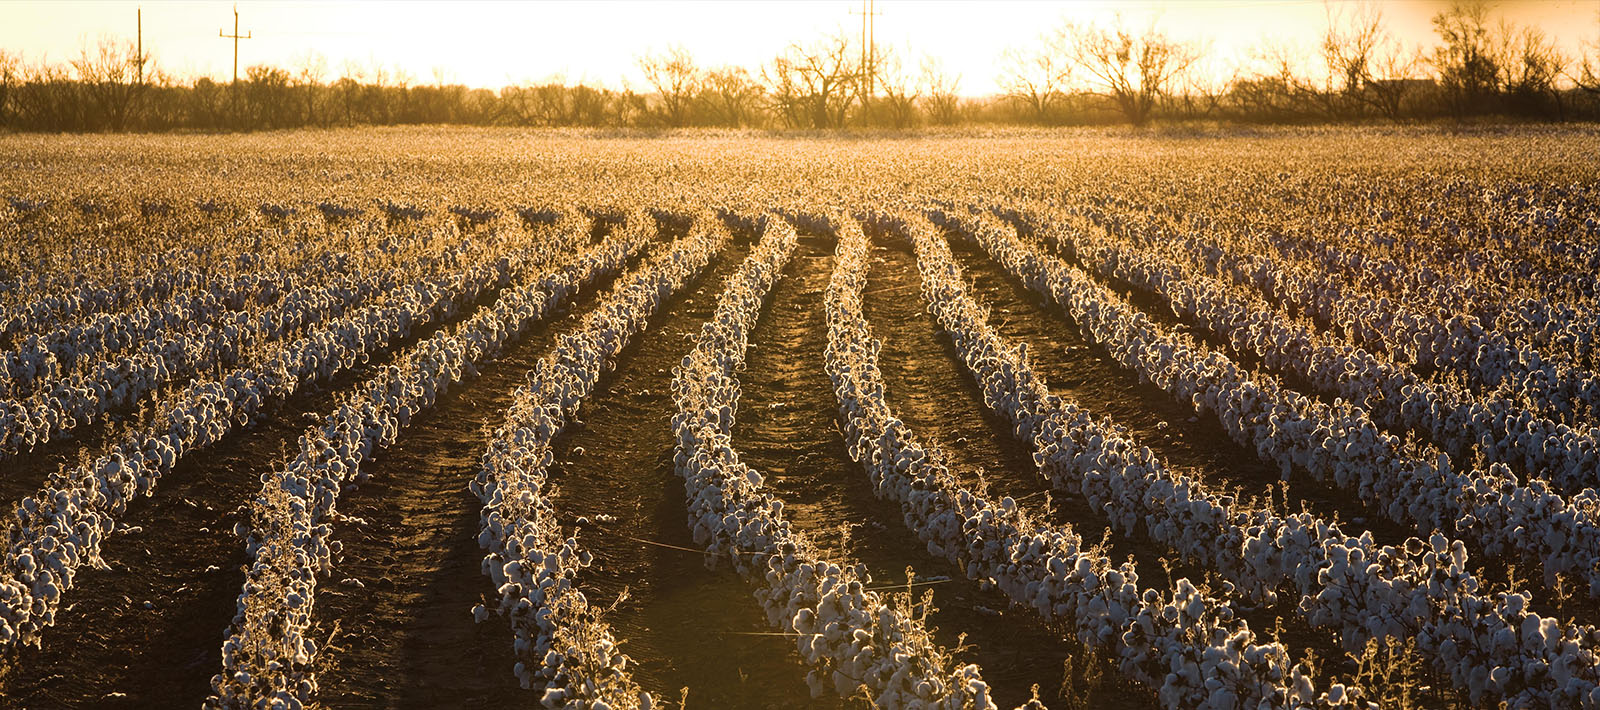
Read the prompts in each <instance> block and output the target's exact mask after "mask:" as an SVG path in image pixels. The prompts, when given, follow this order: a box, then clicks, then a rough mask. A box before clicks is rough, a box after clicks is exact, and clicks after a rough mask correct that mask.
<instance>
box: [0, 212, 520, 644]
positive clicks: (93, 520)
mask: <svg viewBox="0 0 1600 710" xmlns="http://www.w3.org/2000/svg"><path fill="white" fill-rule="evenodd" d="M508 246H509V245H506V244H501V245H499V246H497V247H496V250H498V251H500V252H502V253H504V252H505V250H506V249H507V247H508ZM518 258H519V257H517V256H516V254H515V252H511V253H510V255H509V256H506V255H497V254H496V253H495V250H491V251H489V252H488V253H485V254H484V255H483V256H482V257H481V260H480V261H479V262H478V263H475V264H473V265H471V266H469V267H467V268H466V269H464V270H461V271H457V272H449V271H446V272H442V273H437V274H430V275H427V276H426V277H424V278H421V279H419V280H418V281H417V282H415V283H411V284H406V285H404V286H401V287H399V288H396V289H393V290H392V291H390V293H388V294H386V295H385V297H384V298H383V299H380V300H379V301H378V302H376V303H374V304H373V305H371V306H367V307H365V308H362V309H360V310H358V311H357V312H356V313H353V314H351V315H348V316H345V317H343V318H339V319H337V320H335V321H332V322H330V323H328V324H327V325H326V326H323V327H319V328H316V329H314V330H313V332H311V333H309V334H307V335H305V336H304V337H301V338H300V339H298V340H296V341H295V342H293V343H291V344H289V345H288V346H286V347H283V348H281V349H279V350H277V351H276V352H273V353H271V354H269V355H268V356H267V357H266V358H264V359H263V360H262V361H261V362H259V363H257V364H256V365H254V366H247V367H240V368H236V369H234V370H232V371H231V372H229V373H227V374H226V375H223V376H221V377H217V378H216V379H210V380H203V381H195V382H192V383H191V384H189V385H188V386H187V387H185V388H184V389H183V390H181V391H179V392H177V393H175V394H174V395H172V396H170V397H167V398H165V399H164V400H163V401H161V402H159V403H157V405H156V410H157V414H156V416H155V417H154V418H153V420H152V422H151V424H150V426H149V427H148V428H147V429H145V430H142V431H139V432H135V433H130V434H128V435H126V436H124V437H123V438H122V439H121V440H119V441H117V442H115V443H114V444H112V445H111V447H110V450H109V451H108V452H107V453H105V454H103V455H101V456H98V457H96V458H94V459H93V460H90V461H86V462H84V463H82V464H80V465H79V466H77V467H75V468H72V469H69V470H64V471H60V472H57V473H55V474H52V475H51V477H50V479H49V480H48V481H47V482H46V484H45V486H44V487H43V488H42V489H41V490H39V491H38V492H37V493H35V494H34V495H32V496H29V497H27V498H24V499H23V500H22V501H21V503H20V504H18V505H17V506H16V507H15V508H14V509H13V511H12V517H11V519H10V520H9V521H8V525H7V532H6V550H5V558H4V561H3V564H0V645H5V646H9V645H14V644H18V643H29V642H31V643H37V642H38V634H39V632H40V631H42V630H43V629H45V628H46V627H48V626H50V625H51V624H53V623H54V620H55V611H56V609H57V607H58V606H59V605H60V603H61V597H62V595H63V594H64V593H65V592H66V591H67V590H68V589H70V588H71V587H72V584H73V579H74V576H75V574H76V572H77V570H78V569H79V567H81V566H82V565H84V564H89V565H92V566H96V567H101V566H103V565H104V563H103V561H101V559H100V548H101V545H102V543H103V542H104V539H105V538H106V537H107V536H109V535H111V534H113V533H115V532H116V530H117V528H118V519H119V518H121V517H122V515H123V513H124V512H125V511H126V510H127V506H128V504H129V503H130V502H131V501H132V500H133V499H134V498H137V497H139V496H144V495H149V494H150V493H151V492H152V491H153V490H154V489H155V487H156V484H157V483H158V481H159V480H160V478H161V477H162V476H163V475H165V474H167V473H170V472H171V471H172V470H173V469H174V468H175V467H176V466H177V464H178V462H179V461H180V460H181V459H182V458H183V457H184V456H186V455H187V454H188V453H189V452H191V451H194V450H196V449H200V448H203V447H206V446H209V445H211V444H214V443H216V442H217V441H220V440H221V439H222V437H224V436H226V435H227V434H228V433H229V432H231V431H234V430H235V429H236V428H237V427H241V426H243V425H245V424H247V423H248V422H249V421H250V420H251V419H252V418H253V417H255V416H256V415H257V414H259V413H260V412H262V411H263V410H264V409H265V407H266V406H268V405H269V404H270V403H273V402H279V401H282V400H283V399H285V398H287V397H289V396H291V395H293V394H294V393H295V392H297V391H299V390H300V389H301V388H302V387H304V386H305V385H307V384H309V383H312V382H316V381H322V380H327V379H328V378H331V377H332V376H334V375H335V374H337V373H340V372H343V371H345V370H347V369H348V368H350V367H352V366H354V365H356V364H358V363H360V362H363V361H365V360H366V359H367V357H368V355H369V354H370V353H372V352H373V351H375V350H377V349H378V348H380V347H383V346H384V345H386V344H388V343H392V342H395V341H397V340H399V339H401V338H404V337H406V336H407V335H409V334H410V333H411V332H413V331H414V330H415V329H417V328H420V327H423V326H425V325H428V324H430V323H435V322H438V321H440V320H442V319H444V318H448V317H449V316H451V315H452V314H454V313H455V312H457V311H458V310H459V309H461V308H464V307H466V306H467V305H468V304H470V303H472V302H473V301H475V300H477V298H478V297H479V296H480V295H481V294H483V293H486V292H488V291H491V290H493V289H497V288H500V287H503V286H504V285H505V284H506V283H508V282H509V280H510V278H511V274H512V272H513V260H515V259H518Z"/></svg>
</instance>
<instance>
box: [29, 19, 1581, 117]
mask: <svg viewBox="0 0 1600 710" xmlns="http://www.w3.org/2000/svg"><path fill="white" fill-rule="evenodd" d="M1444 4H1445V3H1444V2H1443V1H1442V0H1395V1H1391V2H1384V3H1382V4H1381V7H1382V10H1383V13H1384V17H1385V19H1386V21H1387V23H1386V24H1387V26H1388V28H1389V29H1390V31H1391V32H1392V33H1394V34H1395V35H1396V36H1397V37H1399V38H1401V39H1402V40H1403V41H1405V42H1407V43H1410V44H1416V43H1419V42H1421V43H1431V42H1432V40H1433V34H1432V28H1431V26H1430V24H1429V18H1430V17H1431V16H1432V15H1433V13H1434V12H1436V11H1438V10H1439V9H1440V8H1441V7H1443V6H1444ZM141 7H142V8H143V12H144V42H145V47H146V50H147V52H149V53H150V54H151V55H153V56H154V57H155V59H156V60H157V62H158V63H159V65H160V67H161V68H163V69H164V70H166V71H167V72H169V73H172V74H175V75H177V76H179V77H183V78H189V77H194V76H199V75H209V76H212V77H214V78H217V79H226V78H227V77H228V75H229V72H230V71H231V69H232V64H231V63H232V51H233V45H232V43H231V42H230V41H229V40H225V39H221V38H219V37H218V36H217V33H218V30H219V29H226V30H228V31H229V32H231V31H232V29H233V14H232V7H233V6H232V3H229V2H210V1H187V2H114V1H96V2H90V1H87V0H63V1H57V2H21V1H19V0H0V49H5V50H9V51H11V52H14V53H15V52H20V53H21V54H22V55H23V57H24V59H25V60H26V61H29V62H33V61H38V60H40V59H41V58H43V59H48V60H50V61H56V62H60V61H65V60H67V59H70V58H71V57H73V56H75V55H76V54H77V52H78V50H79V48H80V47H81V46H83V45H84V44H85V43H86V42H91V43H92V42H94V41H97V40H98V39H99V38H101V37H105V36H111V37H119V38H125V39H128V40H130V41H131V40H132V39H133V38H134V27H135V9H136V8H141ZM1331 7H1332V9H1334V10H1335V11H1348V10H1351V9H1354V6H1352V5H1349V4H1347V3H1339V2H1334V3H1332V5H1331ZM1495 8H1496V12H1497V13H1499V14H1500V15H1501V16H1504V17H1508V18H1511V19H1513V20H1515V21H1517V22H1520V23H1523V24H1536V25H1539V26H1541V27H1543V28H1544V29H1545V30H1546V31H1547V32H1549V33H1550V34H1551V35H1552V36H1554V37H1555V38H1556V39H1557V40H1558V41H1559V42H1560V43H1561V44H1562V46H1563V47H1565V48H1566V49H1567V51H1568V52H1569V53H1575V52H1576V50H1577V48H1578V47H1579V44H1580V42H1581V41H1582V40H1583V39H1585V38H1589V39H1593V38H1595V37H1600V0H1517V1H1507V2H1501V3H1498V4H1497V5H1496V6H1495ZM860 9H861V2H860V0H853V1H852V0H843V1H835V0H809V1H805V2H796V1H785V2H779V1H775V0H772V1H764V2H734V1H732V0H720V1H709V0H695V1H688V2H666V1H656V2H640V1H637V0H610V1H603V2H510V1H509V0H502V1H492V2H482V1H480V2H421V1H415V0H413V1H400V2H375V1H365V2H363V1H352V0H329V1H325V2H283V1H265V0H261V1H251V0H246V2H241V3H239V14H240V29H241V33H243V32H250V33H252V35H253V39H249V40H244V41H243V42H241V43H240V49H239V52H240V57H239V64H240V73H241V74H243V73H244V69H245V67H248V66H250V65H252V64H259V63H270V64H275V65H280V66H285V67H288V68H296V67H298V66H300V65H301V64H303V63H304V62H303V60H304V58H305V57H307V56H310V55H313V54H315V55H320V56H321V57H323V58H324V60H325V62H326V67H327V74H326V77H325V78H328V79H332V78H336V77H338V76H340V75H341V74H342V73H344V72H345V70H346V68H347V67H354V66H360V67H364V68H370V67H372V66H374V65H381V66H383V67H385V68H386V69H387V70H388V71H389V72H390V73H391V75H393V73H394V72H396V71H400V72H403V73H404V74H406V75H408V76H409V77H410V78H411V80H412V82H413V83H434V82H435V80H436V79H439V78H442V79H443V80H444V81H446V82H449V83H464V84H468V85H471V86H481V87H489V88H498V87H501V86H505V85H508V84H516V83H521V82H526V81H538V80H544V79H549V78H562V79H564V80H566V81H569V82H576V81H579V80H583V81H586V82H588V83H591V84H601V85H605V86H610V87H613V88H620V87H622V86H624V85H625V84H626V85H630V86H632V87H634V88H643V86H644V82H643V80H642V77H641V76H640V74H639V73H638V70H637V68H636V66H635V62H636V60H637V58H638V57H639V56H640V55H641V54H644V53H647V52H651V51H659V50H662V49H665V48H666V47H668V46H669V45H672V44H680V45H682V46H684V47H686V48H687V49H689V50H690V52H691V53H692V54H693V55H694V56H695V58H696V59H697V61H698V62H699V63H701V64H703V65H716V64H738V65H743V66H749V67H755V66H757V65H759V64H761V63H762V62H765V61H767V60H768V59H770V58H771V57H772V56H773V55H774V54H776V53H777V51H778V50H780V49H781V48H782V47H783V46H784V45H786V44H788V43H789V42H792V41H796V40H808V39H811V38H814V37H817V36H820V35H822V34H824V33H827V32H831V31H834V30H838V29H844V30H845V31H848V32H850V33H851V34H852V36H855V34H856V33H857V32H858V31H859V26H860V25H859V23H860V17H859V15H856V14H852V11H859V10H860ZM877 10H878V12H879V13H881V14H880V15H879V16H878V17H877V18H876V19H877V36H878V42H879V44H880V45H888V46H891V47H893V48H895V49H896V50H899V51H901V53H902V54H905V55H909V56H910V57H911V59H912V61H911V62H909V64H910V65H911V66H916V65H917V64H918V63H919V62H920V58H921V57H922V56H923V55H931V56H934V57H937V58H939V60H940V61H941V62H942V63H943V66H944V67H945V68H946V69H947V70H948V71H949V72H950V73H954V74H959V75H960V76H961V93H963V94H968V95H986V94H992V93H995V92H996V91H997V89H996V76H997V74H998V69H997V65H998V58H999V56H1000V54H1001V53H1002V52H1004V51H1005V50H1006V49H1007V48H1008V47H1012V46H1018V45H1027V44H1029V43H1030V42H1032V41H1033V40H1034V38H1036V37H1037V36H1038V35H1039V34H1040V33H1041V32H1043V31H1045V30H1047V29H1049V28H1051V27H1053V26H1056V25H1057V24H1059V23H1060V22H1061V20H1062V19H1063V18H1068V19H1072V20H1076V21H1092V20H1096V19H1106V18H1110V17H1111V16H1113V15H1115V14H1121V15H1122V16H1124V17H1125V18H1127V19H1128V20H1130V21H1132V22H1135V23H1137V24H1140V25H1143V24H1144V23H1146V22H1149V21H1151V20H1152V19H1154V20H1155V21H1157V22H1158V24H1159V25H1160V26H1161V27H1162V28H1164V29H1166V30H1167V31H1168V32H1169V33H1170V34H1172V35H1174V36H1178V37H1185V38H1204V39H1206V40H1207V41H1208V42H1209V46H1210V48H1211V55H1212V57H1213V59H1212V61H1211V62H1210V66H1211V67H1212V71H1216V72H1222V73H1231V72H1232V70H1233V69H1234V67H1235V65H1237V64H1238V63H1239V61H1242V60H1243V58H1245V57H1247V56H1248V55H1249V51H1250V49H1251V48H1252V47H1255V46H1257V45H1259V44H1260V43H1261V42H1262V41H1263V40H1270V41H1273V42H1278V43H1283V44H1288V45H1291V46H1295V47H1300V48H1302V49H1303V51H1304V52H1306V53H1307V54H1308V55H1309V54H1310V53H1312V52H1314V51H1315V47H1316V40H1317V37H1318V35H1319V34H1320V33H1321V31H1322V29H1323V27H1325V25H1326V16H1327V13H1328V11H1329V5H1328V3H1325V2H1324V0H1188V1H1184V0H1167V1H1165V2H1156V1H1153V0H1151V1H1133V2H1115V1H1111V0H1097V1H1091V0H1084V1H1079V2H1042V1H1028V2H1022V1H1016V0H1002V1H996V2H970V1H957V0H943V1H935V2H911V1H909V0H879V1H878V2H877Z"/></svg>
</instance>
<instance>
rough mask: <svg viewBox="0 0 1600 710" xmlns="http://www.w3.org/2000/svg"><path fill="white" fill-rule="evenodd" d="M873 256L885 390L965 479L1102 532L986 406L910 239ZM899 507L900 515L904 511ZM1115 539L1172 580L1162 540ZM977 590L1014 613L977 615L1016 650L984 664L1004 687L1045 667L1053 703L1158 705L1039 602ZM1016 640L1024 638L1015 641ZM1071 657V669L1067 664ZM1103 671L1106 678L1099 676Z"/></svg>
mask: <svg viewBox="0 0 1600 710" xmlns="http://www.w3.org/2000/svg"><path fill="white" fill-rule="evenodd" d="M872 259H873V261H872V265H871V271H870V273H869V274H868V281H867V287H866V291H865V294H864V295H865V298H864V299H863V303H862V308H863V310H864V311H865V314H866V316H867V320H868V321H869V322H870V323H871V325H872V332H873V335H874V337H877V338H878V339H880V340H881V341H883V349H882V351H881V352H879V353H878V366H879V368H881V369H882V370H883V375H884V380H885V382H886V383H887V388H886V390H885V392H884V397H885V399H887V400H888V402H889V405H890V406H891V407H893V408H894V410H895V412H896V413H897V414H898V416H899V417H900V418H901V419H902V420H903V421H905V422H906V424H907V425H909V426H910V427H911V430H912V431H913V432H915V433H916V434H917V436H918V437H919V438H921V439H922V440H923V441H925V442H927V443H929V444H936V445H937V446H938V447H939V449H940V450H941V451H943V452H944V455H945V457H946V459H947V460H948V461H949V462H950V464H951V468H952V472H954V473H956V474H957V475H958V476H960V477H961V478H962V479H963V480H962V483H963V484H964V485H966V486H969V487H984V488H987V490H988V491H989V493H990V495H992V496H994V497H996V498H998V497H1000V496H1008V495H1009V496H1012V497H1013V498H1015V499H1017V501H1018V502H1019V503H1021V504H1022V505H1023V507H1025V508H1028V509H1030V510H1033V511H1038V512H1047V513H1048V519H1049V520H1051V521H1053V522H1055V523H1058V524H1060V523H1070V524H1071V525H1072V526H1073V528H1074V529H1075V530H1076V531H1077V532H1078V534H1080V535H1082V536H1083V538H1084V540H1085V542H1086V543H1093V542H1097V541H1099V540H1100V538H1101V536H1102V534H1103V532H1104V531H1105V530H1107V526H1106V524H1105V520H1104V518H1103V517H1101V516H1099V515H1098V514H1096V513H1095V512H1094V511H1092V510H1090V508H1089V506H1088V505H1087V504H1086V503H1083V502H1082V501H1081V500H1079V499H1077V498H1073V497H1069V496H1063V495H1060V494H1055V495H1048V494H1047V493H1046V491H1047V489H1048V484H1046V483H1045V481H1044V479H1043V478H1042V477H1041V476H1039V474H1038V472H1037V469H1036V468H1035V467H1034V464H1033V454H1032V449H1031V448H1030V447H1029V446H1028V445H1027V444H1024V443H1022V442H1020V441H1018V440H1017V439H1016V438H1014V437H1013V436H1012V435H1011V430H1010V426H1009V425H1008V424H1007V423H1006V422H1005V420H1004V419H1003V418H1001V417H999V416H998V415H995V414H993V413H992V412H990V411H989V410H988V409H987V407H985V406H984V403H983V393H982V392H981V391H980V390H979V389H978V386H977V384H976V383H975V382H974V381H973V380H972V378H971V377H970V376H969V375H967V373H966V371H965V369H964V366H963V365H962V363H961V361H960V357H959V355H957V354H956V352H955V348H954V346H953V344H952V343H951V341H950V338H949V337H948V336H946V335H944V334H943V332H942V331H940V330H939V325H938V323H936V322H935V321H934V319H933V316H931V315H929V314H928V312H927V308H926V304H925V303H924V302H923V300H922V294H921V292H920V285H921V278H920V276H919V274H918V272H917V263H916V257H915V256H914V255H912V254H911V253H910V252H909V251H908V250H907V247H906V246H905V245H904V244H900V243H893V244H887V245H886V244H885V243H883V242H882V241H879V242H878V243H876V244H875V245H874V248H873V251H872ZM864 480H865V479H864V478H863V481H864ZM869 495H870V493H869ZM893 515H894V516H895V517H896V518H898V515H899V513H898V511H895V512H894V513H893ZM1109 543H1110V546H1111V555H1112V556H1113V557H1117V558H1118V559H1120V558H1121V556H1122V555H1133V556H1134V557H1135V559H1136V561H1137V563H1138V565H1139V575H1140V581H1141V583H1142V584H1146V585H1153V586H1157V587H1160V586H1163V585H1165V584H1167V582H1168V580H1167V575H1166V573H1165V570H1163V569H1162V567H1161V564H1160V559H1161V552H1162V550H1161V549H1160V548H1158V547H1155V546H1152V545H1149V544H1146V543H1141V542H1140V541H1129V540H1125V539H1120V538H1118V537H1116V536H1115V535H1112V536H1111V538H1110V540H1109ZM1173 571H1174V572H1175V573H1178V574H1183V573H1184V568H1183V567H1181V566H1174V567H1173ZM957 576H960V575H957ZM1191 576H1192V575H1191ZM977 594H978V596H980V597H981V599H982V601H981V602H978V601H976V600H975V601H974V602H972V603H973V604H974V605H975V606H974V608H975V607H976V606H981V607H983V608H984V609H988V610H992V611H999V612H1001V613H1000V614H999V617H1001V619H1000V620H1003V621H1004V622H1005V623H999V624H997V623H996V621H997V619H994V618H980V619H978V620H975V623H976V627H977V628H982V629H984V630H985V631H987V632H990V633H994V634H996V638H995V639H994V641H992V642H991V643H998V646H997V647H996V649H995V651H996V652H997V653H1005V652H1006V651H1009V652H1010V653H1009V654H1008V655H1003V656H1002V657H1000V658H996V659H994V660H991V661H989V662H988V663H984V665H983V668H984V674H985V678H986V679H988V680H989V681H990V682H991V683H996V684H997V685H999V687H997V688H996V690H997V691H998V692H1006V691H1010V690H1012V689H1010V688H1007V687H1005V686H1004V685H1002V684H1000V683H999V682H998V681H999V679H1000V678H1003V677H1005V676H1004V675H1002V674H1007V673H1013V674H1015V673H1031V674H1035V675H1038V676H1040V677H1037V678H1035V679H1034V680H1032V681H1031V682H1033V683H1039V684H1040V686H1041V687H1040V690H1041V693H1040V697H1041V698H1043V699H1044V700H1045V703H1046V704H1047V705H1049V706H1050V707H1075V706H1079V704H1081V703H1082V702H1083V701H1084V700H1085V699H1087V702H1088V705H1087V706H1088V707H1125V708H1147V707H1154V698H1153V697H1151V696H1150V695H1149V694H1148V692H1147V691H1146V690H1144V689H1141V688H1138V687H1136V686H1133V685H1132V684H1131V683H1129V682H1127V681H1124V680H1123V679H1122V678H1121V677H1120V676H1118V675H1117V674H1116V671H1115V670H1114V668H1112V667H1111V666H1110V664H1103V663H1099V662H1093V661H1087V660H1086V659H1085V658H1084V651H1083V647H1082V646H1081V645H1079V644H1078V643H1077V642H1076V641H1075V640H1073V639H1071V634H1072V631H1071V629H1070V628H1067V627H1065V626H1052V627H1049V628H1047V627H1046V624H1045V623H1044V622H1043V621H1042V620H1040V619H1039V617H1038V615H1037V614H1036V613H1034V612H1033V611H1032V610H1031V609H1022V608H1016V609H1013V608H1009V604H1008V601H1007V599H1006V598H1005V596H1004V595H1002V594H1000V593H999V592H997V591H985V592H978V593H977ZM980 613H982V614H985V615H987V613H986V612H980ZM974 640H976V639H974ZM1010 644H1016V647H1015V648H1014V649H1011V648H1008V646H1009V645H1010ZM979 648H980V650H981V649H982V648H983V645H982V643H980V644H979ZM1069 660H1070V661H1071V663H1072V669H1073V670H1072V674H1071V675H1070V676H1069V675H1067V674H1066V673H1065V672H1064V671H1065V667H1066V664H1067V662H1068V661H1069ZM1086 672H1087V673H1086ZM1096 672H1098V673H1100V674H1101V677H1102V678H1103V682H1095V681H1094V679H1093V675H1094V674H1095V673H1096ZM1086 674H1087V675H1088V676H1090V677H1089V678H1085V675H1086ZM1022 690H1023V691H1026V690H1027V688H1026V687H1023V688H1022ZM1001 697H1002V698H1003V699H1006V700H1009V699H1010V698H1009V697H1008V696H1001ZM1023 697H1024V698H1025V697H1026V696H1023ZM1019 701H1020V698H1019ZM1006 704H1007V703H1005V702H1002V703H1001V705H1006Z"/></svg>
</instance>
